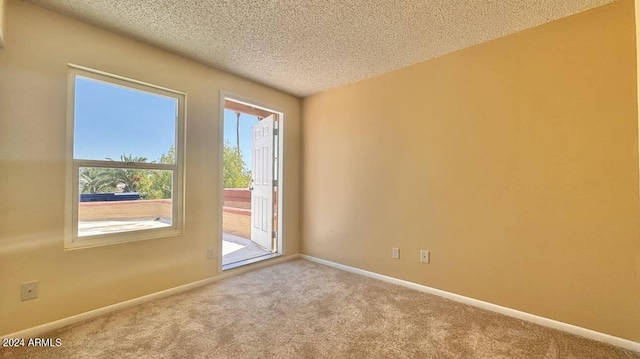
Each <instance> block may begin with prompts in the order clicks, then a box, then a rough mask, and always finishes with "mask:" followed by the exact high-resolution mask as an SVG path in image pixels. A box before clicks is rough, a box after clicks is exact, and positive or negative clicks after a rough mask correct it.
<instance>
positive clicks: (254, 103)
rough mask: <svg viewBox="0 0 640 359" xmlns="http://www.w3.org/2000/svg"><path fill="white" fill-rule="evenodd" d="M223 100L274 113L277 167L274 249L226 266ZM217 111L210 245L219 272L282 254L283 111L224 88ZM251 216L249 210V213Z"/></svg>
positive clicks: (283, 233)
mask: <svg viewBox="0 0 640 359" xmlns="http://www.w3.org/2000/svg"><path fill="white" fill-rule="evenodd" d="M225 100H230V101H234V102H238V103H241V104H245V105H249V106H252V107H254V108H259V109H262V110H265V111H269V112H272V113H275V114H276V115H278V143H277V145H278V158H277V162H276V161H274V163H277V166H278V186H277V188H278V191H277V192H278V194H277V203H278V211H277V225H278V229H277V231H276V244H277V248H276V251H275V252H274V253H273V254H272V255H266V256H261V257H258V258H255V259H249V260H246V261H242V262H238V263H232V264H229V265H226V266H223V265H222V234H223V232H222V207H223V206H224V196H223V189H224V180H223V176H222V168H223V165H224V158H223V153H224V103H225ZM218 103H219V107H220V109H219V111H218V224H219V225H218V233H217V245H216V246H214V248H217V252H218V255H217V258H218V272H222V271H225V270H229V269H232V268H236V267H241V266H244V265H247V264H251V263H254V262H259V261H262V260H265V259H269V258H273V257H279V256H282V254H283V244H284V243H285V240H284V238H285V234H286V233H285V229H284V225H283V222H284V221H283V218H284V216H283V213H284V184H285V178H284V163H285V151H284V148H285V141H284V137H285V136H284V134H285V117H286V113H285V111H284V110H283V109H281V108H278V107H276V106H271V105H267V104H264V103H262V102H260V101H256V100H254V99H252V98H249V97H246V96H241V95H237V94H234V93H231V92H228V91H222V90H221V91H220V97H219V101H218ZM251 215H252V216H253V212H252V213H251Z"/></svg>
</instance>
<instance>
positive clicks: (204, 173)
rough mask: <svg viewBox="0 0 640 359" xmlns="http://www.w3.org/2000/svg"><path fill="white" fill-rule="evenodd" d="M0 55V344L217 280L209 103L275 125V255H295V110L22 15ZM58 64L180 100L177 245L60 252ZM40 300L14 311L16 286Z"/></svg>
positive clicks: (213, 75)
mask: <svg viewBox="0 0 640 359" xmlns="http://www.w3.org/2000/svg"><path fill="white" fill-rule="evenodd" d="M6 20H7V26H8V28H7V47H6V48H4V49H0V293H1V294H0V334H8V333H10V332H14V331H17V330H21V329H24V328H28V327H32V326H35V325H38V324H42V323H46V322H50V321H53V320H56V319H60V318H63V317H67V316H71V315H74V314H78V313H81V312H85V311H88V310H91V309H95V308H99V307H103V306H106V305H110V304H113V303H117V302H120V301H123V300H127V299H131V298H135V297H139V296H142V295H146V294H149V293H153V292H157V291H160V290H164V289H167V288H170V287H174V286H178V285H182V284H186V283H189V282H193V281H197V280H200V279H204V278H208V277H212V276H215V275H217V274H218V263H217V260H215V259H214V260H207V255H206V253H207V251H206V249H207V248H208V247H216V248H217V247H218V243H217V238H218V231H219V228H220V223H219V217H220V216H221V213H220V211H219V208H218V207H217V205H216V204H217V203H218V201H219V198H218V185H217V183H218V173H219V172H218V162H217V153H218V146H219V143H218V141H217V139H218V136H219V132H218V131H219V92H220V90H223V91H228V92H231V93H234V94H237V95H240V96H243V97H248V98H252V99H254V100H256V101H259V102H260V103H264V104H270V105H272V106H275V107H278V108H282V109H284V110H285V111H286V113H285V116H286V117H285V121H286V123H285V153H284V155H285V158H286V165H285V178H284V181H285V186H286V188H285V193H284V196H285V203H284V210H285V231H284V234H285V241H286V243H285V248H284V252H285V254H293V253H297V252H298V241H299V212H300V210H299V175H298V174H299V152H300V133H299V132H300V100H299V99H297V98H295V97H292V96H289V95H286V94H283V93H281V92H278V91H275V90H272V89H269V88H267V87H264V86H261V85H257V84H255V83H252V82H250V81H246V80H243V79H240V78H238V77H235V76H232V75H229V74H226V73H223V72H220V71H216V70H213V69H211V68H209V67H206V66H203V65H200V64H197V63H194V62H192V61H189V60H186V59H184V58H182V57H179V56H176V55H173V54H169V53H167V52H164V51H161V50H159V49H157V48H154V47H150V46H147V45H144V44H142V43H139V42H136V41H134V40H130V39H127V38H125V37H123V36H120V35H117V34H114V33H111V32H108V31H105V30H101V29H98V28H95V27H92V26H89V25H86V24H83V23H81V22H78V21H75V20H72V19H70V18H67V17H64V16H60V15H57V14H55V13H53V12H50V11H47V10H44V9H42V8H39V7H36V6H33V5H31V4H28V3H25V2H22V1H17V0H10V1H8V3H7V18H6ZM67 63H75V64H79V65H82V66H87V67H91V68H95V69H99V70H102V71H106V72H111V73H114V74H118V75H121V76H126V77H130V78H134V79H137V80H140V81H145V82H149V83H153V84H157V85H160V86H164V87H168V88H171V89H175V90H178V91H182V92H185V93H187V130H186V132H187V133H186V136H187V142H186V146H187V149H186V161H187V170H186V188H187V191H186V193H185V196H186V199H185V200H186V208H185V212H186V214H185V220H186V222H185V234H184V235H183V236H179V237H172V238H164V239H155V240H147V241H140V242H133V243H125V244H118V245H111V246H106V247H98V248H91V249H81V250H73V251H64V250H63V231H64V218H65V213H64V200H65V197H64V190H63V189H64V188H65V183H64V181H65V121H66V117H65V116H66V112H65V111H66V97H67V94H66V91H67V77H66V76H67ZM31 280H39V281H40V298H38V299H35V300H30V301H25V302H21V301H20V283H21V282H25V281H31Z"/></svg>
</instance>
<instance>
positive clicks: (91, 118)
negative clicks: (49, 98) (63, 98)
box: [73, 76, 178, 163]
mask: <svg viewBox="0 0 640 359" xmlns="http://www.w3.org/2000/svg"><path fill="white" fill-rule="evenodd" d="M177 108H178V100H177V99H175V98H170V97H165V96H161V95H158V94H154V93H150V92H144V91H139V90H135V89H132V88H126V87H122V86H117V85H112V84H108V83H105V82H101V81H97V80H93V79H90V78H86V77H82V76H76V78H75V113H74V148H73V152H74V153H73V157H74V158H75V159H84V160H105V159H112V160H114V161H123V162H161V161H162V157H163V156H165V157H166V156H168V154H169V153H170V152H172V151H173V149H175V141H176V113H177ZM167 161H170V160H168V159H167V158H165V163H173V162H167ZM171 161H172V160H171Z"/></svg>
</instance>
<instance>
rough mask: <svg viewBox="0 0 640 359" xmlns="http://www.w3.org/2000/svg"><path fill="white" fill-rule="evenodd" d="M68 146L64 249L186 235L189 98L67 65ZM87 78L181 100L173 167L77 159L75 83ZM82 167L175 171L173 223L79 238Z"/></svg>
mask: <svg viewBox="0 0 640 359" xmlns="http://www.w3.org/2000/svg"><path fill="white" fill-rule="evenodd" d="M67 66H68V78H67V81H68V83H67V132H66V135H67V143H66V150H67V154H66V162H65V169H66V171H67V173H66V175H65V179H66V184H65V238H64V249H65V250H75V249H85V248H91V247H97V246H105V245H111V244H117V243H125V242H133V241H140V240H147V239H156V238H166V237H175V236H180V235H182V234H184V212H185V211H184V207H185V206H184V198H185V194H184V192H185V181H184V177H185V166H186V165H185V158H186V157H185V153H184V152H185V149H186V137H185V134H186V121H187V119H186V116H187V114H186V102H187V95H186V94H185V93H183V92H179V91H175V90H172V89H168V88H165V87H161V86H157V85H153V84H149V83H146V82H142V81H138V80H133V79H130V78H126V77H123V76H118V75H114V74H111V73H108V72H104V71H99V70H94V69H90V68H87V67H84V66H79V65H75V64H67ZM78 76H79V77H84V78H87V79H91V80H92V81H98V82H102V83H104V84H107V85H110V86H118V87H122V88H124V89H128V90H136V91H141V92H144V93H150V94H154V95H158V96H163V97H166V98H170V99H173V100H176V101H177V108H176V114H175V116H176V117H175V143H174V145H175V152H176V159H175V163H173V164H160V163H135V164H130V163H124V162H121V161H103V160H93V159H92V160H87V159H75V158H74V154H73V151H74V148H73V145H74V142H75V138H74V132H73V131H74V122H75V113H74V111H75V98H76V94H75V82H76V78H77V77H78ZM80 167H107V168H139V169H156V170H165V171H171V172H172V178H173V188H172V197H171V199H172V221H171V222H172V223H171V226H170V227H167V228H154V229H142V230H136V231H125V232H117V233H108V234H97V235H91V236H82V237H80V236H79V235H78V202H79V193H78V182H79V179H78V174H79V168H80Z"/></svg>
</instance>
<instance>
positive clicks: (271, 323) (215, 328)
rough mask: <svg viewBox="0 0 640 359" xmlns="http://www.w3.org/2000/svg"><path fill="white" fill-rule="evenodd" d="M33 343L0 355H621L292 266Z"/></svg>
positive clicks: (315, 267) (327, 271) (398, 290)
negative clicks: (52, 343) (49, 343)
mask: <svg viewBox="0 0 640 359" xmlns="http://www.w3.org/2000/svg"><path fill="white" fill-rule="evenodd" d="M42 337H45V338H60V340H61V342H62V345H61V346H60V347H50V348H47V347H44V348H43V347H21V348H9V349H8V348H0V357H1V358H256V359H257V358H490V359H500V358H544V359H554V358H575V359H591V358H593V359H595V358H607V359H617V358H625V359H629V358H633V359H640V353H633V352H630V351H627V350H623V349H620V348H616V347H612V346H609V345H606V344H602V343H599V342H595V341H591V340H587V339H583V338H580V337H576V336H573V335H570V334H567V333H564V332H560V331H556V330H552V329H549V328H545V327H542V326H539V325H535V324H532V323H528V322H524V321H521V320H517V319H514V318H510V317H506V316H503V315H500V314H496V313H493V312H489V311H485V310H482V309H478V308H475V307H471V306H468V305H464V304H460V303H457V302H453V301H450V300H447V299H444V298H441V297H437V296H433V295H430V294H426V293H422V292H418V291H415V290H412V289H408V288H404V287H400V286H397V285H393V284H389V283H386V282H382V281H378V280H374V279H370V278H366V277H362V276H359V275H356V274H352V273H348V272H345V271H341V270H337V269H334V268H330V267H326V266H323V265H319V264H316V263H312V262H309V261H306V260H293V261H290V262H284V263H281V264H277V265H273V266H270V267H267V268H263V269H260V270H256V271H253V272H249V273H245V274H242V275H239V276H235V277H232V278H228V279H225V280H222V281H220V282H216V283H214V284H211V285H208V286H206V287H202V288H199V289H195V290H192V291H189V292H186V293H182V294H178V295H174V296H171V297H167V298H162V299H158V300H154V301H151V302H147V303H144V304H141V305H138V306H135V307H132V308H127V309H124V310H121V311H118V312H115V313H112V314H108V315H105V316H102V317H99V318H95V319H91V320H88V321H86V322H83V323H79V324H75V325H72V326H69V327H66V328H63V329H61V330H58V331H55V332H52V333H49V334H47V335H44V336H42Z"/></svg>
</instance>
